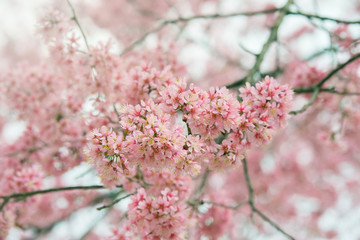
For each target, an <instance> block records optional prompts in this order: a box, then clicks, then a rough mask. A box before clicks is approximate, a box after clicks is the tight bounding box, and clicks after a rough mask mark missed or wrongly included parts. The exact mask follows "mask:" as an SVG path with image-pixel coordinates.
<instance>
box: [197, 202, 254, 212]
mask: <svg viewBox="0 0 360 240" xmlns="http://www.w3.org/2000/svg"><path fill="white" fill-rule="evenodd" d="M204 203H206V204H211V205H214V206H218V207H223V208H227V209H233V210H237V209H238V208H240V207H242V206H245V205H247V204H249V201H246V202H242V203H238V204H236V205H234V206H229V205H225V204H222V203H218V202H210V201H202V200H201V201H200V204H204Z"/></svg>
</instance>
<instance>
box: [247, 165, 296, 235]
mask: <svg viewBox="0 0 360 240" xmlns="http://www.w3.org/2000/svg"><path fill="white" fill-rule="evenodd" d="M243 169H244V174H245V180H246V184H247V188H248V191H249V201H248V202H247V203H248V204H249V205H250V207H251V212H252V213H253V212H254V213H256V214H257V215H258V216H260V217H261V218H262V219H263V220H264V221H265V222H268V223H269V224H270V225H271V226H272V227H273V228H275V229H276V230H278V231H279V232H281V233H282V234H283V235H285V236H286V237H287V238H289V239H291V240H295V238H294V237H293V236H291V235H290V234H288V233H287V232H285V231H284V230H283V229H282V228H281V227H280V226H279V225H277V224H276V223H275V222H274V221H272V220H271V219H270V218H268V217H267V216H266V215H265V214H263V213H262V212H261V211H260V210H259V209H257V208H256V206H255V202H254V189H253V187H252V184H251V179H250V175H249V169H248V167H247V161H246V158H244V160H243Z"/></svg>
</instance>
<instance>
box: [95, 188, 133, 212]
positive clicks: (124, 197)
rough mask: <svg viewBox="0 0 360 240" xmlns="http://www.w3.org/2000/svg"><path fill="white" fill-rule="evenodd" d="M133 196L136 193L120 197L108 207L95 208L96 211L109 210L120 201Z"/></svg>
mask: <svg viewBox="0 0 360 240" xmlns="http://www.w3.org/2000/svg"><path fill="white" fill-rule="evenodd" d="M134 194H136V192H132V193H129V194H127V195H125V196H122V197H121V198H118V199H116V200H115V201H113V202H112V203H110V204H109V205H104V206H102V207H98V208H96V210H102V209H105V208H110V207H112V206H114V205H115V204H117V203H118V202H120V201H122V200H124V199H126V198H128V197H130V196H132V195H134Z"/></svg>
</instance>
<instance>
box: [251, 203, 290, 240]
mask: <svg viewBox="0 0 360 240" xmlns="http://www.w3.org/2000/svg"><path fill="white" fill-rule="evenodd" d="M254 212H255V213H256V214H257V215H258V216H259V217H261V218H262V219H263V220H264V221H265V222H267V223H269V224H270V225H271V226H272V227H273V228H275V229H276V230H278V231H279V232H281V233H282V234H283V235H285V236H286V237H287V238H289V239H291V240H295V238H294V237H293V236H291V235H290V234H288V233H287V232H285V231H284V230H283V229H282V228H281V227H280V226H279V225H277V224H276V223H275V222H274V221H272V220H271V219H270V218H269V217H267V216H266V215H265V214H264V213H262V212H261V211H260V210H259V209H257V208H255V209H254Z"/></svg>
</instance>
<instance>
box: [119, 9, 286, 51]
mask: <svg viewBox="0 0 360 240" xmlns="http://www.w3.org/2000/svg"><path fill="white" fill-rule="evenodd" d="M280 10H281V9H279V8H273V9H267V10H262V11H253V12H238V13H231V14H210V15H197V16H192V17H188V18H182V17H180V18H176V19H168V20H163V21H162V22H161V23H160V25H158V26H157V27H155V28H153V29H151V30H150V31H148V32H146V33H145V34H144V35H142V36H141V37H140V38H139V39H138V40H136V41H134V42H133V43H131V44H130V45H129V46H127V47H126V48H125V49H124V50H123V51H122V52H121V53H120V56H122V55H124V54H125V53H127V52H129V51H131V50H132V49H133V48H134V47H136V46H137V45H139V44H140V43H142V42H143V41H144V40H145V39H146V38H147V37H148V36H149V35H151V34H153V33H156V32H158V31H160V30H161V29H163V28H164V27H165V26H166V25H169V24H177V23H180V22H190V21H194V20H199V19H220V18H231V17H249V16H256V15H262V14H270V13H274V12H277V11H280Z"/></svg>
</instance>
